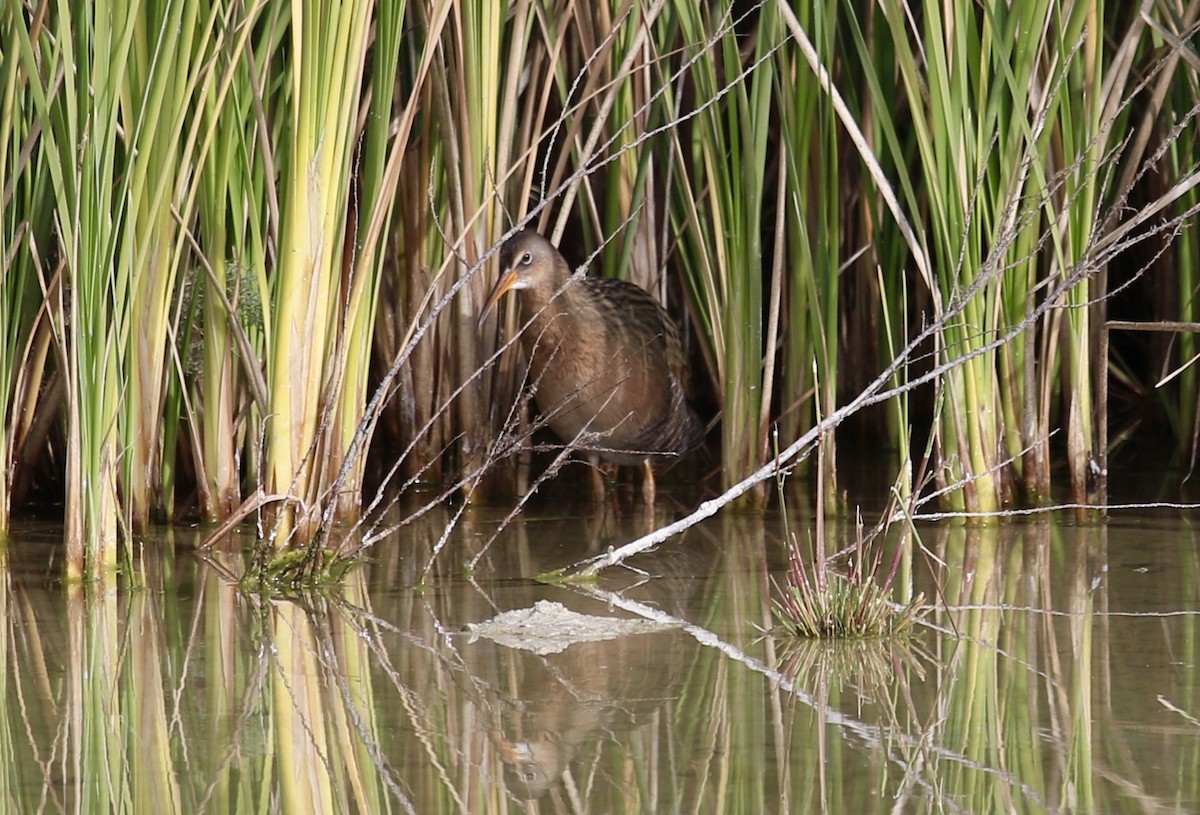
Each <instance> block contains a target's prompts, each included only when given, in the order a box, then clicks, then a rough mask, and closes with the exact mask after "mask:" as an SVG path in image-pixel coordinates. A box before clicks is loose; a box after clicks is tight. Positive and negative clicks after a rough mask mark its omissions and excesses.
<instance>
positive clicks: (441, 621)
mask: <svg viewBox="0 0 1200 815" xmlns="http://www.w3.org/2000/svg"><path fill="white" fill-rule="evenodd" d="M503 515H504V512H503V511H502V510H495V511H491V510H480V509H473V510H471V511H470V512H469V513H467V514H465V515H463V517H462V519H461V520H460V522H459V524H458V526H457V528H456V529H455V531H454V532H453V534H452V535H450V536H448V537H447V536H444V535H443V532H444V530H445V528H446V524H447V523H448V520H449V516H448V515H446V514H445V513H444V511H437V512H433V513H430V514H429V516H428V517H427V518H426V519H425V520H424V521H423V522H422V523H420V524H414V525H410V526H406V527H403V528H401V529H400V530H399V531H397V532H396V533H395V534H394V535H393V536H392V537H391V538H389V539H387V540H386V541H382V542H381V543H380V544H379V545H377V546H376V547H375V548H374V549H372V550H371V552H370V558H369V560H368V561H367V562H366V563H364V565H363V566H362V568H360V569H357V570H355V571H354V572H352V573H351V574H350V576H349V578H348V579H347V581H346V583H345V584H344V586H342V587H341V590H340V591H339V592H337V593H336V594H333V595H329V596H324V597H312V598H307V599H305V600H302V601H281V600H267V599H263V598H259V597H255V596H252V595H247V594H245V593H243V592H241V591H240V590H239V589H238V587H237V586H236V585H235V584H234V583H233V582H232V581H231V580H230V579H229V576H230V575H231V574H236V573H237V572H238V571H239V570H240V569H241V562H242V558H241V554H240V553H238V552H216V553H211V554H210V555H208V556H206V557H205V558H199V557H193V556H189V555H177V556H167V557H164V558H162V559H158V558H156V557H154V556H152V554H153V552H154V551H155V549H154V546H153V545H152V544H147V546H146V547H145V549H144V550H143V556H142V557H141V558H140V559H139V563H138V564H137V566H136V568H135V574H134V575H133V576H132V577H133V578H134V579H133V582H134V583H135V584H136V586H135V587H133V588H122V589H121V590H120V591H111V592H101V591H84V590H81V589H73V590H66V589H64V588H62V587H61V586H59V585H58V584H57V583H55V582H54V581H53V580H50V579H48V576H50V575H53V574H55V573H56V572H55V567H53V566H52V567H47V566H46V563H47V562H48V561H49V560H50V556H51V549H50V548H49V547H48V546H47V545H46V544H43V543H41V542H40V538H39V536H37V535H33V534H31V535H30V536H29V537H28V538H24V537H20V535H21V533H20V531H18V538H17V543H15V544H13V545H12V546H11V548H10V549H9V551H8V552H7V553H5V560H4V563H3V564H0V565H2V566H3V568H2V569H0V571H2V573H3V575H4V581H5V582H4V587H3V591H2V592H0V614H2V620H3V626H2V627H0V638H2V642H0V645H2V646H3V650H2V653H3V660H4V663H3V671H2V672H0V682H2V683H3V685H2V687H0V692H2V693H3V696H2V698H3V704H0V742H2V743H3V745H4V752H5V756H6V760H5V761H3V762H0V796H2V797H3V808H4V810H5V811H13V812H60V811H77V810H82V809H86V810H89V811H106V810H124V811H135V812H143V811H144V812H217V813H222V812H243V811H266V812H287V813H294V812H322V813H324V812H372V813H374V812H437V813H441V812H471V813H474V812H506V811H528V812H559V811H578V812H604V813H612V812H639V813H640V812H652V811H653V812H675V811H725V810H734V809H736V810H740V811H753V812H881V811H888V812H893V811H903V812H916V813H922V812H935V811H936V812H942V811H955V812H982V813H991V812H996V813H1000V812H1004V813H1007V812H1094V811H1103V812H1124V811H1138V812H1187V811H1196V810H1197V809H1200V790H1198V789H1197V785H1198V784H1200V782H1198V781H1197V780H1196V779H1198V778H1200V773H1198V772H1197V763H1198V757H1200V682H1198V676H1197V645H1198V643H1200V637H1197V633H1198V632H1197V626H1196V619H1197V613H1200V612H1198V608H1200V606H1198V600H1200V598H1198V591H1197V587H1198V586H1200V558H1198V557H1197V551H1198V547H1197V536H1196V534H1195V532H1194V530H1193V529H1192V528H1191V527H1190V526H1189V525H1187V524H1186V523H1183V522H1180V521H1178V520H1172V519H1170V518H1167V517H1163V516H1157V517H1154V518H1139V519H1136V520H1134V521H1121V520H1120V519H1118V520H1116V521H1114V522H1113V523H1112V524H1111V525H1110V526H1107V527H1101V526H1095V527H1085V526H1074V525H1055V524H1052V523H1049V522H1042V523H1033V524H1024V525H1011V526H1005V527H997V528H987V529H980V528H968V527H963V526H949V525H947V526H931V527H928V528H925V529H922V530H920V548H919V549H917V550H916V552H915V556H914V559H913V563H914V570H915V571H914V574H915V578H914V579H915V585H914V586H913V588H914V589H915V590H917V591H922V592H924V594H925V596H926V597H927V598H930V600H931V602H932V603H933V604H934V605H933V608H932V609H931V610H930V612H929V613H928V615H927V617H926V620H925V625H924V626H923V628H921V629H920V631H919V633H918V635H917V636H916V637H915V638H914V639H913V640H911V641H901V642H895V641H885V642H867V643H853V644H846V643H834V644H828V643H810V642H801V643H796V642H793V641H788V640H783V639H778V638H776V637H775V636H773V635H772V634H770V633H768V632H769V629H770V628H771V626H772V619H771V602H770V592H769V588H768V586H769V583H768V574H769V572H770V570H771V569H773V568H774V569H777V568H779V567H781V566H782V564H783V562H784V559H783V554H782V552H783V550H782V548H781V540H782V537H783V528H782V524H781V522H780V518H779V517H778V516H773V515H762V514H758V515H736V514H730V515H723V516H720V517H717V518H714V519H712V520H711V521H710V522H709V523H708V524H706V525H703V526H701V527H698V528H696V529H693V530H692V531H690V532H689V533H688V534H687V535H686V536H684V538H683V539H682V540H680V541H677V542H674V543H672V544H671V545H669V546H667V547H664V548H663V549H661V550H659V551H658V552H655V553H652V554H651V555H649V556H647V557H644V558H641V559H639V560H637V561H635V562H634V563H633V564H631V566H632V568H630V569H621V570H619V571H616V572H613V573H612V574H608V575H606V576H605V577H604V579H603V580H602V581H601V582H600V583H599V584H598V585H594V586H580V587H577V588H569V587H555V586H548V585H544V584H541V583H538V582H536V581H534V580H533V579H531V578H532V576H533V575H535V574H537V573H540V572H543V571H546V570H548V569H553V568H557V567H559V566H563V565H566V564H569V563H571V562H573V561H574V560H576V559H578V558H581V557H584V556H586V555H587V554H589V553H592V552H595V551H602V550H603V548H604V547H606V546H608V545H610V543H611V542H620V541H621V540H622V539H627V538H628V537H630V536H632V535H634V534H636V533H637V531H638V528H639V527H640V525H642V524H644V523H645V521H646V519H645V518H638V517H636V516H635V515H633V514H629V515H624V516H622V515H605V516H600V517H596V516H588V517H582V518H581V517H569V516H562V517H555V518H546V517H543V518H541V519H535V518H532V517H530V518H527V519H525V520H520V521H518V522H516V523H514V524H513V525H512V526H511V527H510V528H509V529H508V530H507V531H506V532H505V533H504V534H503V535H501V536H500V537H498V538H496V539H495V540H494V541H493V542H491V543H490V544H489V541H491V539H492V536H493V532H494V530H495V528H496V527H497V525H498V524H499V522H500V520H501V519H502V517H503ZM792 526H793V528H798V527H799V525H798V524H797V522H796V521H794V520H793V522H792ZM800 531H801V535H802V536H803V535H804V534H806V530H805V529H804V528H800ZM831 534H835V535H837V534H840V533H839V531H838V530H831ZM190 542H192V543H194V541H190ZM175 543H179V541H172V540H169V539H168V540H166V541H164V545H166V546H168V547H169V546H171V545H173V544H175ZM183 543H184V544H187V543H189V541H183ZM435 552H436V553H438V554H437V556H436V557H434V554H435ZM472 560H475V561H476V563H477V565H476V568H475V571H474V572H473V573H471V574H473V577H468V576H466V575H467V572H466V570H465V565H466V564H467V563H469V562H471V561H472ZM427 567H428V568H427ZM539 600H553V601H556V602H558V603H561V604H563V605H564V606H567V607H568V608H570V609H572V610H574V611H576V612H579V613H581V614H586V615H591V616H593V617H616V618H630V619H633V618H653V619H658V620H660V621H664V622H668V623H671V624H672V625H673V627H670V628H665V629H662V630H658V631H654V632H650V633H641V634H637V635H630V636H623V637H619V638H615V639H611V640H602V641H580V642H575V643H574V644H571V645H569V646H568V647H566V648H565V649H563V650H561V651H560V652H558V653H541V654H539V653H534V652H531V651H528V650H522V649H518V648H511V647H507V646H504V645H501V644H498V643H497V642H495V641H492V640H489V639H486V638H480V637H474V638H473V637H472V636H471V635H470V633H469V632H468V631H467V630H466V627H467V625H468V624H469V623H478V622H481V621H483V620H487V619H490V618H492V617H494V616H495V615H497V614H498V613H500V612H503V611H507V610H510V609H522V608H529V607H532V606H534V604H535V603H537V602H538V601H539Z"/></svg>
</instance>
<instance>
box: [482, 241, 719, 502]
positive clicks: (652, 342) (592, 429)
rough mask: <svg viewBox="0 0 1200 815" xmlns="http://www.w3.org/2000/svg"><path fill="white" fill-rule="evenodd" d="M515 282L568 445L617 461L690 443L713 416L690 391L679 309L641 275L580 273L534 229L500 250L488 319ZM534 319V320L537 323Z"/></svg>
mask: <svg viewBox="0 0 1200 815" xmlns="http://www.w3.org/2000/svg"><path fill="white" fill-rule="evenodd" d="M510 289H516V290H517V292H518V299H519V304H520V324H521V325H522V326H524V325H525V324H526V323H527V322H529V323H530V324H529V325H528V326H527V327H526V328H525V329H524V331H523V333H522V334H521V345H522V347H523V348H524V349H525V357H526V359H528V360H529V370H530V378H531V381H532V382H533V385H534V389H535V390H534V399H535V401H536V402H537V406H538V410H539V411H540V412H541V414H542V415H543V416H544V417H545V418H546V420H547V422H548V424H549V425H550V428H551V429H552V430H553V431H554V432H555V434H556V435H557V436H558V437H559V438H560V439H562V440H563V441H564V442H565V443H567V444H572V445H574V446H576V447H578V448H580V449H582V450H587V451H589V452H592V453H595V454H598V455H599V456H600V457H601V458H603V459H605V460H607V461H610V462H613V463H616V464H643V463H644V464H646V465H647V466H646V471H647V478H648V479H650V481H649V484H648V486H647V495H648V496H652V493H653V480H652V475H651V474H650V469H649V463H650V462H652V461H663V460H665V459H670V458H675V457H677V456H679V455H681V454H683V453H687V452H690V451H691V450H694V449H695V448H696V447H698V446H699V445H700V442H701V441H702V440H703V438H704V425H703V423H702V422H701V421H700V419H699V417H698V416H697V415H696V413H695V411H694V410H692V408H691V406H690V405H689V404H688V402H687V398H686V395H685V391H686V382H687V376H688V371H687V360H686V359H685V358H684V353H683V345H682V343H681V342H680V339H679V330H678V328H677V327H676V326H675V323H674V321H673V320H672V319H671V316H670V315H669V314H667V312H666V311H665V310H664V309H663V308H662V307H661V306H660V305H659V304H658V303H657V302H656V301H655V300H654V299H653V298H652V297H651V296H650V295H649V294H647V293H646V292H644V291H642V290H641V289H640V288H638V287H637V286H635V285H633V284H632V283H626V282H624V281H621V280H612V279H609V278H604V277H579V278H572V275H571V270H570V268H569V267H568V266H567V262H566V261H565V260H564V259H563V257H562V255H560V254H559V253H558V250H557V249H555V248H554V247H553V246H552V245H551V244H550V242H549V241H547V240H546V239H545V238H543V237H542V236H541V235H539V234H537V233H536V232H532V231H528V230H527V231H524V232H518V233H517V234H516V235H514V236H513V237H511V238H510V239H509V240H508V241H507V242H506V243H505V244H504V246H503V247H502V248H501V250H500V279H499V280H497V281H496V285H495V286H494V287H493V288H492V291H491V293H490V294H489V295H488V298H487V302H486V303H485V304H484V307H483V311H482V313H481V314H480V316H479V324H480V325H482V324H483V321H484V319H485V318H486V317H487V315H488V313H489V312H490V311H491V310H492V308H493V307H494V306H495V305H496V303H497V302H499V300H500V298H501V297H503V296H504V294H505V293H506V292H508V291H509V290H510ZM531 320H532V322H530V321H531Z"/></svg>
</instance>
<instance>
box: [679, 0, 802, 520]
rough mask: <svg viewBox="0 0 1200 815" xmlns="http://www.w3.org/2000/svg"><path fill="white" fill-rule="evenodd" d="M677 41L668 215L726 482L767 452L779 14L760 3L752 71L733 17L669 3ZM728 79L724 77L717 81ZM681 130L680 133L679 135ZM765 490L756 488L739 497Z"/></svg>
mask: <svg viewBox="0 0 1200 815" xmlns="http://www.w3.org/2000/svg"><path fill="white" fill-rule="evenodd" d="M676 11H677V12H678V14H679V32H680V35H681V36H682V38H683V40H684V42H685V43H686V44H687V45H685V50H684V53H685V54H687V55H689V56H692V55H695V56H697V57H698V59H696V61H695V62H694V63H693V64H692V67H691V70H690V79H691V80H692V81H693V82H694V83H695V89H696V97H697V99H698V100H699V102H701V103H703V102H711V101H713V100H716V99H717V98H718V96H719V95H721V94H723V93H724V92H725V91H726V90H728V91H729V92H728V94H727V95H725V96H724V98H723V100H722V101H721V103H720V104H709V105H708V106H705V107H701V108H700V109H699V112H698V113H697V115H696V116H695V117H694V118H693V119H692V120H691V125H690V128H689V129H686V130H685V129H682V128H681V129H679V130H678V131H675V132H674V133H673V134H672V139H673V142H674V150H675V155H676V158H677V160H678V162H679V164H680V169H681V171H680V173H679V187H678V189H677V190H675V199H674V202H673V210H672V218H673V223H674V227H675V229H676V231H677V233H678V234H679V236H680V263H681V265H682V266H683V268H684V270H685V271H686V274H687V279H688V283H689V286H690V287H691V290H692V294H693V303H694V304H695V305H696V307H697V312H698V314H699V318H700V323H701V325H702V327H703V329H704V331H703V337H704V341H705V345H706V351H707V354H706V360H707V362H708V364H709V366H710V370H709V374H710V377H711V379H712V381H713V386H714V388H715V390H716V392H717V395H718V400H719V402H720V405H721V410H722V416H723V421H722V424H721V460H722V464H723V467H722V484H723V485H724V486H725V487H729V486H731V485H733V484H735V483H737V482H738V481H740V480H742V478H744V477H745V476H746V475H748V474H749V473H750V472H752V471H754V470H755V469H757V468H758V466H759V465H760V464H761V462H762V461H764V460H765V459H766V447H767V432H768V417H767V416H765V415H764V412H765V411H767V410H768V409H769V406H770V404H771V399H772V395H773V388H774V382H773V378H772V377H771V376H769V375H764V374H768V372H770V371H772V370H773V368H774V359H775V344H776V338H775V337H774V336H767V335H766V334H767V332H768V329H769V328H770V326H771V325H772V323H770V322H769V321H768V319H767V315H768V309H769V306H770V299H771V298H770V294H769V292H768V291H767V290H766V289H765V288H764V278H765V276H766V275H765V273H766V272H767V270H769V269H770V268H771V267H770V264H769V253H768V252H767V250H766V249H765V247H764V243H763V234H764V233H763V230H764V226H765V225H764V222H763V216H764V204H765V196H766V181H767V171H768V166H767V135H768V132H769V129H770V128H769V125H770V116H771V108H772V105H773V103H774V99H773V96H772V91H773V88H774V70H775V69H774V62H773V60H772V59H771V54H772V50H773V49H774V48H775V47H776V45H778V43H779V41H780V37H781V26H780V23H779V20H778V16H777V14H776V13H775V11H774V9H773V8H772V7H769V6H768V7H764V8H763V9H762V10H761V15H760V17H759V20H758V32H757V36H756V38H755V49H754V52H753V60H752V61H753V64H754V65H755V67H754V69H753V71H751V72H750V73H748V74H747V75H746V76H745V78H744V79H742V78H741V77H742V74H743V71H744V69H745V66H744V64H743V59H742V55H741V52H740V50H739V44H738V40H737V38H736V36H734V34H733V24H734V23H733V21H732V20H731V19H730V18H729V17H728V16H724V15H719V14H717V13H715V12H711V13H710V12H708V11H698V10H694V9H692V10H688V9H685V8H677V9H676ZM727 83H728V87H727ZM685 139H687V140H685ZM750 500H751V501H752V502H753V503H761V502H762V501H765V491H763V490H758V491H756V492H755V493H753V495H752V496H751V497H750Z"/></svg>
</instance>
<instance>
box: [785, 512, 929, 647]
mask: <svg viewBox="0 0 1200 815" xmlns="http://www.w3.org/2000/svg"><path fill="white" fill-rule="evenodd" d="M859 551H860V552H861V551H862V550H861V546H860V549H859ZM878 565H879V560H878V558H876V559H875V560H874V561H873V563H872V566H871V568H870V569H866V568H864V567H863V564H862V561H861V560H860V561H858V562H857V564H856V565H852V567H851V569H850V571H849V573H848V574H841V573H839V572H836V571H834V570H833V569H831V568H829V567H828V565H826V564H824V563H822V564H821V565H820V566H814V567H813V568H812V569H811V570H810V569H808V568H806V567H805V565H804V559H803V557H802V556H801V554H800V544H799V542H798V541H797V540H796V536H795V535H792V536H791V538H790V542H789V544H788V571H787V575H786V576H785V578H784V580H783V584H782V585H781V584H780V582H779V581H777V580H776V579H775V578H774V577H772V578H771V583H772V584H773V585H774V587H775V592H776V595H777V596H776V598H775V599H774V600H773V602H772V606H771V610H772V612H773V613H774V614H775V619H777V620H778V621H779V623H780V625H781V626H782V627H783V629H784V630H785V631H786V632H787V633H788V634H790V635H792V636H794V637H809V638H812V639H865V638H870V637H884V636H890V635H894V634H903V633H907V632H908V631H909V629H910V627H911V626H912V623H913V619H914V617H915V615H916V612H917V610H918V609H919V608H920V606H921V602H922V601H923V600H924V595H922V594H918V595H917V596H916V597H915V598H913V600H912V602H910V603H908V604H907V605H904V606H897V605H896V604H894V603H892V601H891V600H890V599H889V594H890V591H891V575H889V576H888V578H887V579H886V580H884V581H883V582H882V583H880V582H878V581H877V580H876V573H877V572H878Z"/></svg>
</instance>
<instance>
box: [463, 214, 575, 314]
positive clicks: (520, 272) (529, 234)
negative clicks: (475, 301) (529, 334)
mask: <svg viewBox="0 0 1200 815" xmlns="http://www.w3.org/2000/svg"><path fill="white" fill-rule="evenodd" d="M569 275H570V270H569V269H568V268H567V262H566V261H565V260H563V257H562V255H560V254H559V253H558V250H557V249H555V248H554V246H553V245H551V243H550V241H548V240H546V239H545V238H543V237H542V236H541V235H539V234H538V233H536V232H534V231H532V230H528V229H527V230H524V231H522V232H518V233H517V234H515V235H513V236H512V237H511V238H509V239H508V240H507V241H505V242H504V246H502V247H500V278H499V279H498V280H497V281H496V285H495V286H493V287H492V290H491V292H489V293H488V296H487V300H486V301H485V302H484V304H483V310H482V311H481V312H480V313H479V323H478V326H479V327H480V328H482V327H483V322H484V320H485V319H487V316H488V314H489V313H490V312H491V310H492V309H493V308H495V306H496V304H497V303H498V302H500V298H501V297H503V296H504V295H505V294H506V293H508V291H509V290H510V289H532V288H537V287H539V286H553V287H557V285H558V283H559V282H560V281H561V280H565V279H566V277H568V276H569Z"/></svg>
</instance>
